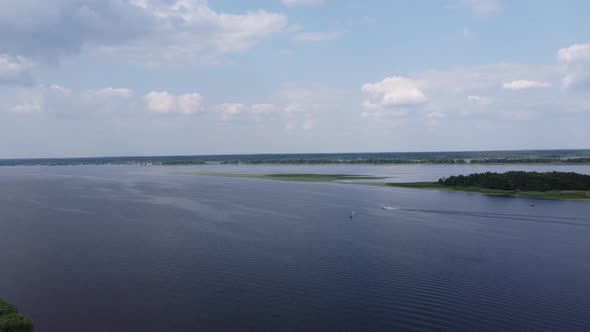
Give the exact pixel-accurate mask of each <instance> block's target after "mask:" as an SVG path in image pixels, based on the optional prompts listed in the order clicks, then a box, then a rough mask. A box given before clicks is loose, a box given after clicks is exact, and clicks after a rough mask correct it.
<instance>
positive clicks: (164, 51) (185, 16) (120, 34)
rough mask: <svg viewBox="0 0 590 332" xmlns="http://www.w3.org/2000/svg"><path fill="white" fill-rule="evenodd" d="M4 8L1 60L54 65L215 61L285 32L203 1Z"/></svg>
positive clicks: (261, 15)
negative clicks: (102, 60) (78, 57)
mask: <svg viewBox="0 0 590 332" xmlns="http://www.w3.org/2000/svg"><path fill="white" fill-rule="evenodd" d="M6 1H8V3H3V8H2V11H1V12H0V40H2V41H3V42H2V43H0V54H3V53H4V54H9V55H12V56H15V55H17V54H20V55H24V56H27V57H31V58H33V59H40V60H44V61H49V62H51V61H54V60H55V59H57V58H59V57H60V56H62V55H67V54H75V53H78V52H80V51H82V50H86V51H88V52H93V51H95V50H100V51H102V52H103V53H104V54H106V55H113V56H116V57H118V58H120V57H124V58H127V59H128V60H130V61H134V62H140V63H146V64H150V65H163V64H169V63H178V62H181V63H184V62H194V61H205V62H207V61H214V60H216V59H217V58H218V57H219V56H223V55H225V54H231V53H236V52H242V51H245V50H247V49H249V48H251V47H252V46H253V45H255V44H256V43H257V42H259V41H260V40H262V39H265V38H267V37H269V36H271V35H273V34H275V33H277V32H280V31H281V30H282V29H284V28H285V27H286V26H287V17H286V16H285V15H283V14H280V13H274V12H268V11H264V10H256V11H248V12H245V13H239V14H229V13H222V12H216V11H214V10H213V9H211V8H210V7H209V6H208V4H207V2H206V1H204V0H102V1H92V0H75V1H74V0H52V1H46V0H26V1H21V0H6ZM6 1H5V2H6ZM64 31H68V33H67V35H64ZM40 40H41V41H43V42H39V41H40Z"/></svg>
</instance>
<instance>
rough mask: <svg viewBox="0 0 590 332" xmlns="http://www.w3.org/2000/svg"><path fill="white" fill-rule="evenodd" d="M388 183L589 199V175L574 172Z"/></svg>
mask: <svg viewBox="0 0 590 332" xmlns="http://www.w3.org/2000/svg"><path fill="white" fill-rule="evenodd" d="M386 185H387V186H392V187H402V188H419V189H438V190H447V191H461V192H475V193H482V194H487V195H501V196H522V197H534V198H552V199H590V175H584V174H578V173H573V172H543V173H539V172H522V171H519V172H516V171H515V172H506V173H492V172H487V173H475V174H470V175H458V176H451V177H448V178H441V179H439V180H438V181H437V182H414V183H387V184H386Z"/></svg>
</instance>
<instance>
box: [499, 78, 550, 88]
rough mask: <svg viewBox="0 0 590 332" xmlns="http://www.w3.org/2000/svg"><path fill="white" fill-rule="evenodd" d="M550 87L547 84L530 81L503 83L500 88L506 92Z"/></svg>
mask: <svg viewBox="0 0 590 332" xmlns="http://www.w3.org/2000/svg"><path fill="white" fill-rule="evenodd" d="M550 86H551V83H549V82H541V81H530V80H516V81H511V82H505V83H504V84H503V85H502V87H503V88H504V89H507V90H525V89H541V88H548V87H550Z"/></svg>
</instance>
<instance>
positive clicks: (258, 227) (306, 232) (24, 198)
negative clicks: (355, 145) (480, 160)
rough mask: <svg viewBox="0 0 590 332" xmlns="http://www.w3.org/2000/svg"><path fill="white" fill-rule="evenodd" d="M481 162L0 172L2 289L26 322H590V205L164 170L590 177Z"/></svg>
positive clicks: (45, 326) (518, 326)
mask: <svg viewBox="0 0 590 332" xmlns="http://www.w3.org/2000/svg"><path fill="white" fill-rule="evenodd" d="M476 167H477V169H475V166H449V165H441V166H416V165H401V166H382V167H381V166H380V167H370V166H297V167H293V166H260V167H254V166H231V167H229V166H223V167H222V166H205V167H192V168H191V167H148V168H141V167H128V166H121V167H106V166H103V167H94V166H87V167H57V168H47V167H30V168H27V167H24V168H20V167H15V168H0V253H1V254H0V298H2V297H3V298H6V299H8V300H10V301H11V302H13V303H15V304H16V305H18V307H19V308H20V309H21V311H23V312H25V313H27V314H29V315H30V316H32V318H33V319H34V320H35V322H36V323H37V327H38V328H37V331H39V332H45V331H89V332H94V331H101V332H102V331H198V330H202V331H220V330H303V331H307V330H332V331H346V330H403V329H407V330H440V329H455V330H456V329H460V330H492V331H494V330H495V331H500V330H502V331H504V330H517V331H522V330H535V331H538V330H547V331H555V330H564V331H572V330H588V329H589V328H590V202H580V201H553V200H539V199H527V198H506V197H491V196H483V195H478V194H463V193H447V192H438V191H428V190H412V189H402V188H379V187H365V186H350V185H339V184H325V183H294V182H276V181H265V180H256V179H239V178H217V177H201V176H194V175H185V174H177V173H186V172H202V171H206V172H210V171H220V172H238V171H240V172H260V173H277V172H284V171H292V172H299V173H302V172H325V173H353V174H376V175H386V176H389V177H394V178H397V179H400V181H418V180H435V179H436V178H438V177H441V176H448V175H451V174H457V173H470V172H472V171H482V170H488V169H489V170H498V171H502V170H506V169H522V168H526V169H531V168H534V169H539V170H547V169H559V170H574V171H577V172H581V173H586V174H588V173H590V167H588V166H575V167H574V166H571V167H570V166H559V167H557V166H550V167H544V166H535V167H530V166H476ZM384 204H387V205H392V206H394V207H396V208H398V209H396V210H383V209H381V208H380V206H381V205H384ZM532 205H533V206H532ZM353 210H354V211H356V213H355V215H354V217H353V219H352V220H351V219H349V215H350V214H351V212H352V211H353Z"/></svg>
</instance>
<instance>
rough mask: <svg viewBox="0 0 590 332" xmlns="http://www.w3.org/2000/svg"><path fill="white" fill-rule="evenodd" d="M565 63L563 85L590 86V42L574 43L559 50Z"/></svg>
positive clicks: (558, 53) (568, 86)
mask: <svg viewBox="0 0 590 332" xmlns="http://www.w3.org/2000/svg"><path fill="white" fill-rule="evenodd" d="M557 58H558V59H559V61H560V62H562V63H563V64H564V65H565V68H566V73H565V76H564V77H563V87H564V88H566V89H584V88H590V44H574V45H571V46H569V47H567V48H562V49H560V50H559V51H558V52H557Z"/></svg>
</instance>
